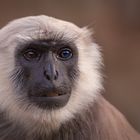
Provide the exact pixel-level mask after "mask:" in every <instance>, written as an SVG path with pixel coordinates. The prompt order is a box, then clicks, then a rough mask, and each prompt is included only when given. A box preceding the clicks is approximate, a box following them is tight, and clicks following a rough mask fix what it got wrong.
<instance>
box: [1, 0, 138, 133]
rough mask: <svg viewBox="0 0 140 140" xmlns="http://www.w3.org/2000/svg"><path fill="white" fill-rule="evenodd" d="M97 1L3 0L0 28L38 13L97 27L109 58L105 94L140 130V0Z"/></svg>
mask: <svg viewBox="0 0 140 140" xmlns="http://www.w3.org/2000/svg"><path fill="white" fill-rule="evenodd" d="M96 1H97V0H86V1H85V0H70V1H68V0H59V1H58V0H36V1H34V0H24V1H19V0H0V27H2V26H4V25H5V24H6V23H7V22H8V21H10V20H12V19H15V18H19V17H22V16H29V15H38V14H46V15H49V16H55V17H57V18H61V19H64V20H68V21H72V22H75V23H76V24H78V25H79V26H85V25H90V26H92V27H94V30H95V31H94V32H95V33H94V36H95V38H96V41H97V42H98V43H99V44H100V45H101V46H102V50H103V57H104V61H105V75H106V82H105V87H106V94H105V96H106V98H107V99H108V100H110V101H111V102H112V103H113V104H114V105H115V106H116V107H117V108H119V109H120V110H121V112H123V113H124V114H125V115H126V117H127V118H128V120H129V121H130V122H131V123H132V124H133V125H134V126H135V128H137V130H139V131H140V109H139V108H140V8H139V7H140V1H139V0H127V1H125V0H121V1H118V0H106V1H103V0H100V2H99V1H98V2H96Z"/></svg>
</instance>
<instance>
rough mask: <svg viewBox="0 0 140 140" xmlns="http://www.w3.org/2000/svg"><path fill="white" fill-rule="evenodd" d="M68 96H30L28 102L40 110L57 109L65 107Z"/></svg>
mask: <svg viewBox="0 0 140 140" xmlns="http://www.w3.org/2000/svg"><path fill="white" fill-rule="evenodd" d="M69 97H70V94H62V95H57V96H30V97H29V98H30V101H31V102H33V103H34V104H36V105H37V106H38V107H40V108H59V107H63V106H64V105H66V103H67V102H68V100H69Z"/></svg>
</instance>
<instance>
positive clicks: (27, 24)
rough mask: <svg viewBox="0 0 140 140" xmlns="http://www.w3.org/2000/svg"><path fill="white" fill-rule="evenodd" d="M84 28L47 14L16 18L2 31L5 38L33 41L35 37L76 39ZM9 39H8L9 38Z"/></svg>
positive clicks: (0, 34) (0, 33)
mask: <svg viewBox="0 0 140 140" xmlns="http://www.w3.org/2000/svg"><path fill="white" fill-rule="evenodd" d="M81 32H82V30H81V29H80V28H79V27H77V26H76V25H74V24H72V23H70V22H66V21H62V20H58V19H55V18H52V17H47V16H36V17H26V18H21V19H18V20H15V21H13V22H11V23H10V24H8V25H7V26H6V27H4V28H3V29H2V30H1V31H0V36H2V34H3V35H4V36H5V39H6V40H7V39H9V41H10V39H11V40H12V41H13V40H15V39H16V40H18V41H25V40H26V41H31V40H35V39H47V40H48V39H54V40H55V39H56V40H58V39H61V40H71V41H74V40H76V39H77V38H78V37H79V36H80V34H81ZM7 41H8V40H7Z"/></svg>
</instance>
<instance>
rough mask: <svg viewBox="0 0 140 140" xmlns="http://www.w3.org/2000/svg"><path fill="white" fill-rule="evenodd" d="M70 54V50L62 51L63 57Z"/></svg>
mask: <svg viewBox="0 0 140 140" xmlns="http://www.w3.org/2000/svg"><path fill="white" fill-rule="evenodd" d="M69 56H70V52H69V51H68V50H66V51H63V52H62V57H64V58H67V57H69Z"/></svg>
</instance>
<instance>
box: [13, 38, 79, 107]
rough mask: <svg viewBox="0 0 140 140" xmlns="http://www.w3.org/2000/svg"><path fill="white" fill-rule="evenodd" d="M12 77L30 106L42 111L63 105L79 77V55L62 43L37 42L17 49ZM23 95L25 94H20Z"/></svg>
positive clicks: (72, 46)
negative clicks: (39, 108) (33, 105)
mask: <svg viewBox="0 0 140 140" xmlns="http://www.w3.org/2000/svg"><path fill="white" fill-rule="evenodd" d="M15 57H16V66H15V72H14V75H13V76H12V77H13V79H14V81H16V84H18V85H19V86H20V88H21V92H20V94H26V95H24V96H25V97H26V98H25V99H27V100H29V101H30V102H31V103H33V104H35V105H37V106H39V107H41V108H56V107H62V106H64V105H66V103H67V102H68V100H69V97H70V95H71V91H72V88H73V87H74V81H75V79H76V77H77V76H78V67H77V61H78V51H77V48H76V47H75V46H74V44H71V43H65V42H63V41H53V40H36V41H33V42H29V43H27V44H25V45H22V46H19V47H18V49H17V50H16V56H15ZM22 91H24V92H22Z"/></svg>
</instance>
